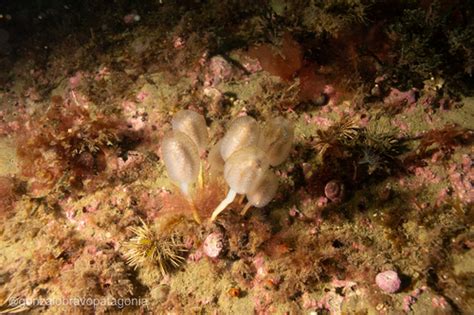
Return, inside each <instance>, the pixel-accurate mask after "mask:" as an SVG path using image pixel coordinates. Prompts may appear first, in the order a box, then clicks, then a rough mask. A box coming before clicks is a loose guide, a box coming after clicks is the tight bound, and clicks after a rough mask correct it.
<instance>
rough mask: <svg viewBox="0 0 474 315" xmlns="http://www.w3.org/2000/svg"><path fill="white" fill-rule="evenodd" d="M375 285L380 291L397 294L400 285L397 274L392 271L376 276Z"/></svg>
mask: <svg viewBox="0 0 474 315" xmlns="http://www.w3.org/2000/svg"><path fill="white" fill-rule="evenodd" d="M375 283H376V284H377V286H378V287H379V288H380V289H382V291H384V292H387V293H395V292H397V291H398V290H399V289H400V285H401V281H400V278H399V277H398V274H397V272H395V271H393V270H387V271H383V272H380V273H379V274H377V276H376V277H375Z"/></svg>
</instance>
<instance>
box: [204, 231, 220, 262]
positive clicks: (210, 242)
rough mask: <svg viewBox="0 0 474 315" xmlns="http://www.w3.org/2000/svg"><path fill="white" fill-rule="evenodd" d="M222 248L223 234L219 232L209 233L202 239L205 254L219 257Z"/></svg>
mask: <svg viewBox="0 0 474 315" xmlns="http://www.w3.org/2000/svg"><path fill="white" fill-rule="evenodd" d="M223 248H224V240H223V235H222V234H221V233H219V232H213V233H211V234H209V235H208V236H207V237H206V239H205V240H204V244H203V251H204V254H206V256H208V257H211V258H217V257H219V255H220V253H221V252H222V249H223Z"/></svg>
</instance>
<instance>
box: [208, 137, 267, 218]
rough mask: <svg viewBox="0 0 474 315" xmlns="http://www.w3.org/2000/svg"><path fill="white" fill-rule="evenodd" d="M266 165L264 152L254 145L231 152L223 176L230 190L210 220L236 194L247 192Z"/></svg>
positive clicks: (256, 181)
mask: <svg viewBox="0 0 474 315" xmlns="http://www.w3.org/2000/svg"><path fill="white" fill-rule="evenodd" d="M268 167H269V163H268V160H267V157H266V155H265V152H263V151H262V150H260V149H259V148H257V147H255V146H251V147H246V148H244V149H241V150H239V151H237V152H235V153H234V154H232V156H231V157H230V158H229V159H228V160H227V161H226V162H225V166H224V178H225V180H226V182H227V184H228V185H229V187H230V190H229V193H228V194H227V197H226V198H225V199H224V200H223V201H222V202H221V203H220V204H219V206H217V208H216V209H215V210H214V212H213V213H212V217H211V221H214V220H215V219H216V218H217V216H218V215H219V214H220V213H221V212H222V211H224V210H225V208H226V207H227V206H228V205H229V204H230V203H232V201H233V200H234V198H235V196H236V195H237V194H246V193H248V192H249V191H250V190H251V189H252V188H253V187H254V186H255V185H256V184H257V183H258V182H259V181H260V180H261V178H262V177H263V176H264V174H265V172H266V171H267V170H268Z"/></svg>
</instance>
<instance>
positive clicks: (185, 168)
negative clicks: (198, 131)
mask: <svg viewBox="0 0 474 315" xmlns="http://www.w3.org/2000/svg"><path fill="white" fill-rule="evenodd" d="M161 150H162V154H163V160H164V162H165V166H166V170H167V171H168V176H169V177H170V179H171V180H173V181H175V182H178V183H179V186H180V188H181V191H182V192H183V193H184V194H185V195H186V196H189V186H190V185H191V184H192V183H194V182H195V181H196V179H197V178H198V176H199V168H200V164H201V161H200V160H199V152H198V148H197V146H196V144H195V143H194V141H193V140H191V138H190V137H188V136H187V135H186V134H184V133H183V132H180V131H172V132H170V133H168V134H167V135H166V136H165V137H164V138H163V143H162V144H161Z"/></svg>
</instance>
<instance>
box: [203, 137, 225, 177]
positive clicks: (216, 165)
mask: <svg viewBox="0 0 474 315" xmlns="http://www.w3.org/2000/svg"><path fill="white" fill-rule="evenodd" d="M221 143H222V140H219V141H218V142H217V143H216V144H215V145H214V146H213V147H212V148H211V150H210V151H209V155H208V156H207V161H208V162H209V173H210V174H211V177H216V176H221V175H222V174H223V173H224V163H225V162H224V159H223V158H222V156H221V151H220V148H221Z"/></svg>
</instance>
